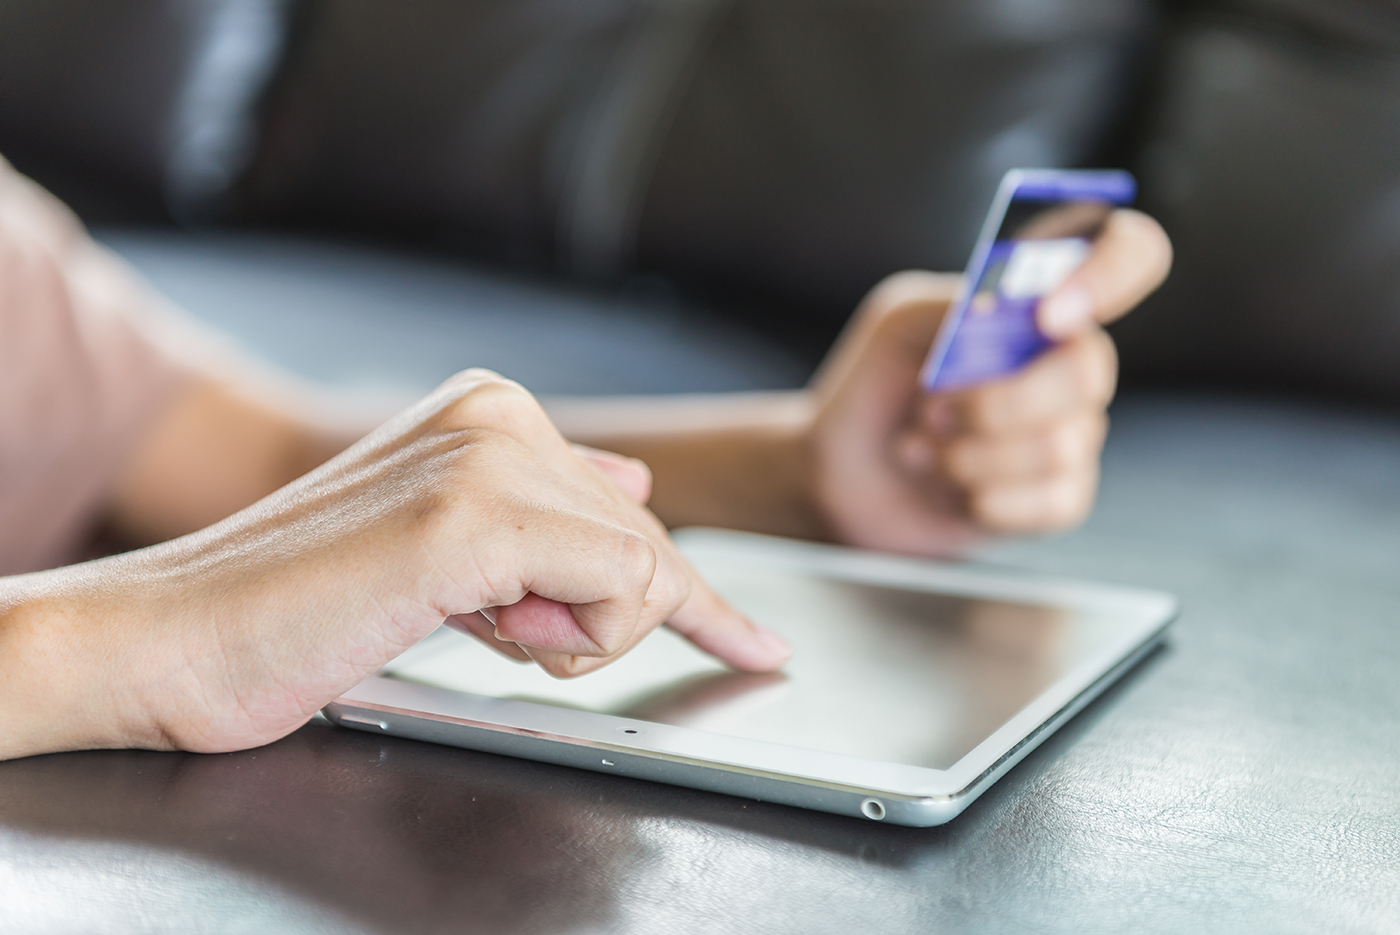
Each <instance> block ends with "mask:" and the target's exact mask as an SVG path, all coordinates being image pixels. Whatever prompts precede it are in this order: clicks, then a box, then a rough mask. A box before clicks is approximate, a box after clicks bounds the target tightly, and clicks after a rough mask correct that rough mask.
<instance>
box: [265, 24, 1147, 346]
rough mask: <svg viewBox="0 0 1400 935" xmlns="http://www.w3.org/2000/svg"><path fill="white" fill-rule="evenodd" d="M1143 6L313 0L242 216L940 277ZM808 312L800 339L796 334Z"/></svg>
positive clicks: (1131, 28)
mask: <svg viewBox="0 0 1400 935" xmlns="http://www.w3.org/2000/svg"><path fill="white" fill-rule="evenodd" d="M1149 23H1150V11H1149V7H1148V4H1147V2H1146V0H1132V2H1112V0H1030V2H1019V3H1011V2H1003V0H998V2H989V0H948V2H943V3H929V2H925V0H878V2H870V0H863V2H856V0H803V2H796V0H734V2H725V0H683V2H667V3H662V2H657V0H653V2H646V3H641V2H622V0H598V2H594V3H589V4H563V5H561V4H556V3H542V2H539V0H509V2H507V0H473V2H464V3H454V4H445V3H436V2H422V0H419V2H414V3H408V4H402V3H400V4H394V5H386V4H382V3H376V2H373V0H320V2H318V3H315V4H314V5H313V6H312V7H311V8H310V11H309V15H308V18H307V20H306V29H305V30H304V32H303V36H302V41H301V43H300V44H299V45H298V47H297V52H296V54H295V55H294V56H293V57H292V59H291V60H290V62H289V64H288V67H287V69H286V72H285V74H284V75H283V78H282V80H281V81H280V83H279V89H278V91H277V93H276V94H274V96H273V98H272V102H271V105H270V108H269V120H268V125H267V134H266V137H265V145H264V147H263V149H262V151H261V153H260V156H259V159H258V160H257V163H256V166H255V169H254V171H253V173H252V174H251V176H250V178H249V181H248V185H247V196H248V200H247V211H248V213H249V216H251V217H254V218H260V219H271V218H281V219H285V218H300V219H304V220H311V221H315V222H319V223H325V219H326V218H327V217H330V218H332V219H334V221H335V222H336V223H339V224H342V225H344V224H351V225H357V226H361V227H369V228H373V229H374V230H376V231H377V232H384V231H385V230H386V229H392V228H395V227H397V228H399V229H401V230H405V231H412V232H414V233H418V234H421V233H422V232H423V231H424V230H425V229H426V230H428V231H431V232H434V233H435V234H436V236H438V237H439V238H440V239H442V240H445V241H448V242H451V243H453V244H454V245H457V246H466V247H467V248H468V249H471V250H474V251H476V252H479V253H489V254H495V255H497V256H505V257H509V258H513V259H518V260H522V261H525V262H527V263H531V264H535V265H546V266H547V265H557V266H562V267H565V268H568V269H571V270H575V271H581V272H585V273H589V274H595V275H598V274H601V275H604V276H613V275H623V274H626V273H628V272H629V271H632V270H635V269H637V268H648V269H653V270H660V271H662V272H666V273H670V274H673V275H677V276H682V277H691V278H693V279H695V280H698V281H703V282H706V283H711V284H713V283H715V282H720V281H725V282H732V283H737V284H742V285H743V286H744V287H745V289H746V290H748V292H749V293H750V294H753V293H754V292H759V293H763V294H766V295H770V296H781V297H786V298H789V299H797V300H800V301H801V303H802V304H803V307H804V309H805V310H806V312H807V313H808V317H807V318H806V319H805V320H804V322H803V323H802V324H801V325H800V327H808V326H811V327H825V328H828V329H829V328H830V327H833V326H834V325H835V324H837V323H839V322H840V321H841V320H843V319H844V317H845V316H846V315H847V314H849V312H850V308H851V305H852V303H853V302H854V301H855V299H856V298H857V297H858V296H859V294H860V293H861V292H862V291H863V290H864V289H865V288H867V287H868V286H869V285H870V284H871V283H872V282H873V281H874V280H876V279H878V278H879V277H880V276H882V275H884V274H885V273H887V272H890V271H892V270H893V269H896V268H898V267H900V266H906V265H932V266H936V267H944V268H946V267H957V266H961V265H962V264H963V263H964V262H966V258H967V253H968V251H969V249H970V246H971V242H972V239H973V237H974V235H975V232H976V229H977V225H978V223H979V221H980V220H981V216H982V214H983V212H984V211H985V210H986V205H987V203H988V201H989V199H990V196H991V192H992V190H993V187H994V185H995V182H996V179H997V178H998V176H999V175H1000V174H1001V172H1002V171H1003V170H1004V169H1006V168H1008V167H1010V166H1013V165H1019V164H1026V163H1039V164H1070V163H1075V162H1080V161H1085V160H1089V159H1091V158H1092V157H1093V155H1094V153H1095V152H1096V150H1097V149H1098V148H1099V146H1100V144H1101V143H1102V141H1103V139H1104V137H1105V132H1106V125H1107V123H1108V121H1109V120H1110V119H1111V118H1112V117H1113V116H1114V115H1115V114H1116V113H1117V112H1118V108H1119V106H1120V105H1121V104H1122V102H1123V97H1124V95H1125V93H1126V91H1127V87H1128V85H1127V84H1126V83H1125V81H1124V77H1125V75H1127V74H1128V73H1129V72H1130V71H1131V69H1132V67H1133V53H1134V51H1135V50H1137V48H1138V46H1137V45H1136V43H1137V42H1138V41H1139V40H1140V39H1142V37H1143V35H1144V33H1145V30H1146V28H1147V27H1148V25H1149ZM814 322H825V324H824V325H817V324H814Z"/></svg>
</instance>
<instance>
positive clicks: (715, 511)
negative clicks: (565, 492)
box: [545, 391, 827, 538]
mask: <svg viewBox="0 0 1400 935" xmlns="http://www.w3.org/2000/svg"><path fill="white" fill-rule="evenodd" d="M545 408H546V409H547V410H548V412H549V414H550V416H551V418H552V419H554V421H555V424H556V425H558V426H559V428H560V431H561V432H563V434H564V435H565V436H566V437H568V438H569V439H570V440H572V441H576V442H579V443H581V444H585V445H591V446H593V447H595V448H604V449H607V450H608V451H615V452H618V453H619V454H624V455H628V456H630V457H634V458H640V459H641V460H643V461H645V462H646V463H647V465H648V466H649V467H650V468H651V470H652V475H653V489H652V496H651V501H650V504H649V505H650V506H651V508H652V510H653V511H654V512H655V513H656V514H657V516H659V517H660V518H661V520H662V521H663V522H665V523H666V524H667V525H668V526H671V527H678V526H691V525H708V526H722V527H727V528H733V529H747V530H750V531H753V532H763V533H770V534H774V535H785V536H797V537H804V538H825V537H826V535H827V532H826V529H825V527H824V525H823V523H822V521H821V518H820V515H819V513H818V510H817V509H816V506H815V502H814V500H813V498H812V494H811V484H810V479H809V476H808V471H809V468H810V457H809V453H808V452H807V439H808V432H809V428H810V424H811V419H812V402H811V399H810V397H809V395H808V394H807V393H806V392H805V391H794V392H786V393H726V394H714V395H703V396H702V395H695V396H643V397H611V398H598V399H587V398H571V399H554V400H546V401H545Z"/></svg>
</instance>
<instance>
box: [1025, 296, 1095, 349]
mask: <svg viewBox="0 0 1400 935" xmlns="http://www.w3.org/2000/svg"><path fill="white" fill-rule="evenodd" d="M1093 317H1094V297H1093V296H1092V295H1090V294H1089V290H1088V289H1085V288H1084V287H1083V286H1069V287H1068V288H1064V289H1060V290H1059V291H1057V292H1054V293H1052V294H1050V295H1048V296H1046V297H1045V298H1044V299H1042V300H1041V302H1040V309H1039V311H1038V312H1037V315H1036V318H1037V322H1038V324H1039V325H1040V332H1041V334H1044V335H1045V336H1046V337H1047V338H1067V337H1069V336H1070V335H1072V334H1076V333H1077V332H1079V331H1081V330H1082V329H1083V328H1084V326H1085V325H1087V324H1088V323H1089V321H1090V319H1092V318H1093Z"/></svg>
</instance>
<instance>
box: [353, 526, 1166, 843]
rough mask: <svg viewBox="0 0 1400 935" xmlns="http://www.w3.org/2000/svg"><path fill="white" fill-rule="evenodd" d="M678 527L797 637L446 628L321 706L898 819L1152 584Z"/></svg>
mask: <svg viewBox="0 0 1400 935" xmlns="http://www.w3.org/2000/svg"><path fill="white" fill-rule="evenodd" d="M676 541H677V543H678V544H679V545H680V547H681V549H682V550H683V551H684V552H685V553H686V555H687V556H688V557H689V558H690V560H691V561H692V562H693V563H694V565H695V567H696V569H697V570H698V571H699V572H700V574H702V575H703V576H704V577H705V578H706V580H708V581H709V582H710V583H711V585H713V586H714V587H715V589H716V590H718V591H719V592H720V593H721V594H723V595H724V596H725V597H726V598H727V599H728V600H729V601H731V602H732V603H733V604H734V605H735V606H736V607H738V608H739V609H740V610H741V611H742V612H744V613H745V614H747V615H748V616H749V617H750V618H751V619H753V620H755V621H756V622H758V623H760V624H762V625H763V626H765V627H768V628H770V629H772V630H774V631H776V632H778V633H779V634H781V635H782V636H783V637H785V638H786V639H787V640H789V641H790V642H791V643H792V645H793V648H794V653H793V657H792V660H791V661H790V662H789V663H788V665H787V667H786V668H785V669H784V671H782V672H780V673H767V674H754V673H742V672H735V671H732V670H730V669H727V668H725V667H724V666H723V665H721V664H720V663H718V662H716V661H715V660H714V659H713V658H711V657H709V656H707V655H705V654H704V653H702V652H700V651H699V650H697V649H695V648H694V647H693V646H691V645H690V644H689V643H687V642H686V641H685V640H684V639H682V638H681V637H679V636H677V635H676V634H674V633H672V632H671V631H669V630H665V629H662V630H658V631H657V632H656V633H654V634H652V635H651V636H649V637H647V638H646V639H645V640H643V641H642V642H641V643H640V644H639V645H638V646H637V647H636V648H635V649H634V650H632V652H630V653H629V654H627V655H626V656H624V657H623V658H621V659H619V660H617V661H616V662H614V663H612V664H611V665H609V666H607V667H606V668H604V669H601V670H599V671H597V672H594V673H591V674H588V675H584V676H581V677H579V678H577V679H572V680H556V679H554V678H552V677H551V676H549V675H547V674H546V673H544V672H543V671H542V670H540V669H538V668H535V667H533V666H530V665H527V664H522V663H519V662H516V661H514V660H511V659H507V658H506V657H504V656H502V655H500V654H498V653H496V652H494V651H493V650H491V649H488V648H487V647H485V646H483V645H481V644H480V643H478V642H477V641H476V640H473V639H471V638H470V637H467V636H463V635H462V634H460V633H457V632H455V631H451V630H447V629H446V628H444V629H441V630H439V631H438V632H437V633H435V634H433V635H432V636H430V637H428V638H427V639H426V640H424V641H423V642H422V643H420V644H418V645H417V646H415V647H414V648H412V649H410V650H409V651H408V652H406V653H405V654H404V655H402V656H400V657H399V658H398V659H396V660H395V661H394V662H393V663H391V664H390V665H389V666H387V667H385V668H384V669H383V670H381V671H380V672H379V673H378V674H377V675H375V676H374V677H372V678H369V679H367V680H366V681H364V682H362V683H361V684H360V685H358V686H357V687H356V688H354V689H352V690H351V691H349V692H347V693H346V694H345V695H343V696H342V697H341V698H339V699H337V700H336V701H335V702H334V703H332V704H331V705H329V706H328V707H327V708H326V711H325V714H326V716H327V717H328V718H330V720H331V721H333V722H335V723H336V724H339V725H341V726H343V727H350V728H355V729H358V730H366V731H373V732H377V733H385V734H394V735H397V736H401V737H412V738H415V739H418V740H426V741H431V742H434V743H440V744H449V745H452V746H457V747H466V748H470V749H474V750H484V751H488V752H492V753H501V754H508V755H511V756H517V757H524V758H527V759H532V760H540V761H544V762H548V763H557V764H564V765H568V766H575V767H581V768H583V769H590V770H595V771H597V772H604V773H616V774H619V775H623V776H632V777H636V778H641V779H649V780H655V781H658V782H665V783H671V784H674V785H680V786H689V787H691V788H696V789H706V790H711V791H715V792H723V793H728V794H731V795H738V796H746V797H749V798H754V799H761V800H765V801H770V802H782V803H786V804H788V805H796V806H801V807H804V808H812V809H819V810H821V811H826V812H834V813H837V814H842V815H850V816H854V817H861V818H865V819H870V820H874V821H886V822H893V823H896V824H902V825H917V826H928V825H936V824H941V823H943V822H946V821H948V820H949V819H951V818H953V817H954V816H955V815H957V814H958V813H959V812H961V811H962V810H963V809H964V808H966V807H967V806H968V804H969V803H971V802H972V801H973V800H974V799H976V798H977V796H978V795H980V794H981V793H982V792H984V791H986V789H987V788H988V787H989V786H990V785H991V784H992V783H993V782H995V781H996V780H997V779H998V778H999V777H1000V776H1001V775H1003V774H1004V773H1005V772H1006V771H1007V770H1008V769H1010V768H1011V767H1012V766H1014V765H1015V764H1016V763H1017V762H1018V761H1019V760H1020V759H1021V758H1022V757H1024V756H1025V755H1026V754H1027V753H1029V752H1030V751H1031V750H1033V749H1034V748H1035V747H1036V746H1037V745H1038V744H1040V743H1041V741H1043V740H1044V739H1045V738H1046V737H1047V736H1049V735H1050V734H1051V733H1052V732H1053V731H1054V730H1055V729H1056V728H1058V727H1059V726H1060V725H1061V724H1063V723H1064V722H1065V721H1066V720H1068V719H1069V718H1071V717H1073V716H1074V714H1075V713H1076V712H1077V711H1079V710H1080V709H1081V708H1083V707H1084V706H1085V705H1086V704H1088V702H1089V701H1090V700H1091V699H1093V698H1094V697H1095V696H1096V695H1098V694H1099V693H1100V692H1102V691H1103V690H1104V689H1105V688H1107V687H1108V686H1109V685H1110V684H1112V682H1113V681H1114V680H1115V679H1117V678H1118V677H1119V676H1121V675H1122V674H1123V673H1124V672H1126V671H1127V670H1128V669H1129V668H1130V667H1132V666H1133V665H1134V664H1135V663H1136V662H1137V661H1139V660H1140V659H1142V658H1143V656H1145V655H1146V654H1147V653H1148V652H1149V651H1150V650H1151V649H1152V648H1153V646H1155V645H1156V643H1157V642H1158V641H1159V640H1160V639H1161V638H1162V633H1163V630H1164V629H1165V627H1166V626H1167V624H1168V623H1170V622H1171V620H1172V619H1173V617H1174V616H1175V614H1176V601H1175V600H1174V599H1173V598H1172V597H1170V596H1169V595H1166V594H1161V593H1158V592H1153V591H1142V590H1136V589H1129V588H1122V587H1113V586H1108V585H1099V584H1087V583H1081V582H1074V581H1065V580H1060V579H1052V578H1043V577H1038V576H1031V575H1028V574H1026V573H1022V572H1015V571H1008V570H997V569H990V568H985V567H974V566H965V565H956V564H946V563H938V562H930V561H923V560H918V559H910V558H901V557H895V556H889V555H882V554H876V553H871V552H862V551H856V550H851V549H843V548H837V547H834V546H827V545H818V544H815V543H810V542H798V541H792V540H785V539H776V538H771V537H766V536H757V535H751V534H747V533H737V532H728V531H722V530H709V529H691V530H682V531H680V532H678V533H677V534H676Z"/></svg>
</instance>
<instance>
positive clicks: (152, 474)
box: [108, 379, 373, 545]
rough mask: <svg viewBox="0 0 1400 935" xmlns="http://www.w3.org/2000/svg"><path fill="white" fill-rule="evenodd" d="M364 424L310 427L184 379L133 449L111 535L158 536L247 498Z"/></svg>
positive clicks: (176, 532)
mask: <svg viewBox="0 0 1400 935" xmlns="http://www.w3.org/2000/svg"><path fill="white" fill-rule="evenodd" d="M372 427H373V420H372V419H370V418H366V419H365V420H364V425H363V426H362V427H345V426H335V425H329V424H327V425H318V424H317V423H316V422H315V421H314V420H312V419H308V418H303V417H300V416H298V415H295V414H294V410H293V408H292V407H290V406H288V407H286V408H285V409H282V408H279V407H277V406H276V405H272V404H270V403H268V402H266V401H263V400H259V399H257V398H255V397H253V396H251V395H247V394H244V393H241V392H239V391H238V390H237V389H236V388H234V387H232V386H229V385H227V384H225V383H222V382H220V381H217V380H214V379H204V380H200V381H198V382H196V383H194V384H193V385H192V386H191V387H190V388H189V389H188V390H187V391H186V392H185V393H184V394H183V395H182V396H181V398H180V399H178V400H177V401H176V402H175V403H174V405H172V406H171V408H170V410H169V411H168V412H167V413H166V414H165V415H164V416H163V417H162V418H161V419H160V420H159V421H158V422H157V424H156V425H155V426H154V427H153V428H152V429H151V430H150V431H149V432H148V433H147V435H146V437H145V438H143V439H142V440H141V441H140V443H139V444H138V445H137V447H136V449H135V450H134V452H133V453H132V455H131V456H130V458H129V460H128V462H127V464H126V466H125V469H124V470H123V471H122V473H121V475H120V476H119V478H118V481H117V484H116V487H115V489H114V491H113V495H112V499H111V506H110V508H109V513H108V522H109V526H110V531H111V532H112V533H113V534H114V536H115V538H117V539H118V540H119V541H121V542H123V543H129V544H131V545H148V544H151V543H154V542H163V541H165V540H167V539H173V538H175V537H177V536H182V535H185V534H187V533H190V532H193V531H195V530H196V529H202V528H204V527H205V526H208V525H211V524H212V523H215V522H218V521H219V520H221V519H223V518H224V517H226V516H230V515H232V514H233V513H236V512H237V511H238V510H241V509H243V508H244V507H246V506H248V505H250V504H252V503H255V502H257V501H258V500H260V499H262V498H263V497H265V496H267V495H268V494H270V493H272V492H273V491H274V490H277V489H278V488H280V487H282V486H284V485H286V484H289V483H291V482H292V481H293V480H295V479H297V478H298V477H300V476H302V475H303V474H305V473H306V472H308V471H310V470H312V469H313V468H315V467H317V466H318V465H320V464H322V463H324V462H325V461H327V460H329V459H330V458H332V457H334V456H335V455H336V454H338V453H339V452H340V451H342V450H343V449H344V448H346V447H348V446H349V445H350V444H352V443H353V442H354V441H355V440H356V439H357V438H359V437H360V436H361V435H363V434H364V433H365V432H367V431H369V429H370V428H372Z"/></svg>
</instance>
